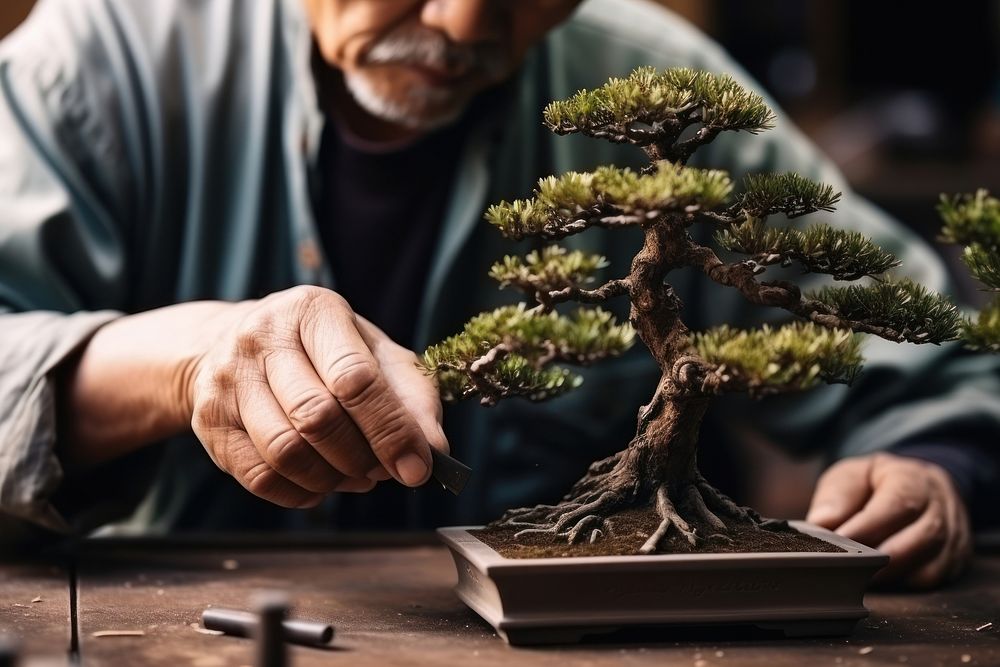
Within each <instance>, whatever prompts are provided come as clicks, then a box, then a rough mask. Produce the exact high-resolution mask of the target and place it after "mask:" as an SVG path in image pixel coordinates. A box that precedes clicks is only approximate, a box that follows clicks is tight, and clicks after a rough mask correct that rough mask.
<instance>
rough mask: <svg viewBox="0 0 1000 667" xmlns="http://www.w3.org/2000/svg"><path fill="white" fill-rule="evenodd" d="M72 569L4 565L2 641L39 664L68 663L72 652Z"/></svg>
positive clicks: (0, 582) (0, 586) (0, 589)
mask: <svg viewBox="0 0 1000 667" xmlns="http://www.w3.org/2000/svg"><path fill="white" fill-rule="evenodd" d="M70 583H71V582H70V574H69V569H68V568H66V567H64V566H62V565H56V564H51V565H49V564H28V563H5V564H3V565H0V641H2V642H6V643H14V644H17V645H18V646H19V649H20V651H21V652H22V653H24V654H28V655H31V656H33V658H34V659H35V662H36V663H38V662H44V663H45V664H61V663H62V664H65V660H66V657H67V656H68V655H69V652H70V650H71V641H72V637H71V623H70V619H71V609H70V590H71V587H70Z"/></svg>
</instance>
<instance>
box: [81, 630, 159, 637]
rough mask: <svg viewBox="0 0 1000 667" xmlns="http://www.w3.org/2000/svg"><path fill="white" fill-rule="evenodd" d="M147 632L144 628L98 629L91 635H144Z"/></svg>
mask: <svg viewBox="0 0 1000 667" xmlns="http://www.w3.org/2000/svg"><path fill="white" fill-rule="evenodd" d="M145 634H146V633H145V631H143V630H98V631H97V632H91V633H90V636H91V637H95V638H97V639H101V638H102V637H143V636H145Z"/></svg>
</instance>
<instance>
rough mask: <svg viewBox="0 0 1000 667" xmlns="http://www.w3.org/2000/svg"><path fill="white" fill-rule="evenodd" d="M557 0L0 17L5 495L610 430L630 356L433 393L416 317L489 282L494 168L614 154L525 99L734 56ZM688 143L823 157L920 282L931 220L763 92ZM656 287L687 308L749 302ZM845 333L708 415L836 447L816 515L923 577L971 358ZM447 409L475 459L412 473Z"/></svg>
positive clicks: (633, 9)
mask: <svg viewBox="0 0 1000 667" xmlns="http://www.w3.org/2000/svg"><path fill="white" fill-rule="evenodd" d="M577 5H578V2H577V1H575V0H251V1H247V2H236V1H235V0H201V1H197V2H196V1H194V0H162V1H160V0H158V1H157V2H155V3H150V2H146V1H144V0H43V1H42V2H40V3H39V6H38V7H37V8H36V9H35V11H34V12H33V14H32V15H31V17H30V18H29V19H28V21H27V22H26V23H25V24H24V25H23V26H22V27H21V28H20V29H19V30H17V31H16V32H15V33H14V34H12V35H11V36H10V37H9V38H8V39H6V40H5V41H4V42H3V43H2V45H0V77H2V79H0V86H2V87H0V95H2V98H0V511H2V512H3V513H5V514H6V515H8V516H9V517H18V518H19V519H24V520H28V521H31V522H34V523H36V524H40V525H42V526H45V527H47V528H50V529H55V530H63V531H65V530H73V529H75V530H85V529H89V528H92V527H94V526H96V525H98V524H100V523H103V522H106V521H107V520H109V519H110V518H111V517H113V516H120V515H121V513H122V512H123V510H126V509H132V510H134V511H133V514H132V518H131V520H130V525H132V526H140V527H141V528H142V529H143V530H160V531H166V530H205V529H225V528H229V529H234V528H250V529H256V530H263V529H273V528H280V527H284V528H294V527H313V528H315V527H338V526H339V527H357V526H368V527H379V526H380V527H387V526H396V527H417V526H427V525H432V524H433V523H434V522H437V521H441V520H450V521H472V520H482V519H484V518H489V517H490V516H492V515H495V514H496V513H497V512H499V511H500V510H501V509H502V508H504V507H505V506H509V505H513V504H524V503H526V502H532V501H539V500H542V499H545V498H547V497H551V495H552V494H553V493H554V492H557V491H558V490H559V489H561V488H563V487H565V485H566V483H567V482H568V481H570V480H572V479H573V478H575V477H576V476H578V475H579V473H580V472H581V470H582V468H583V467H584V466H585V465H586V463H587V462H588V461H591V460H593V459H595V458H598V456H600V455H602V454H605V455H606V454H608V453H610V452H611V451H614V450H615V449H616V448H618V447H620V446H621V445H622V444H624V442H626V441H627V438H628V434H629V433H628V432H629V430H630V429H631V428H633V426H634V424H633V419H634V409H635V406H637V405H639V404H640V403H641V402H642V401H643V399H644V397H645V396H646V395H648V393H649V391H650V388H651V386H652V377H653V375H652V374H653V372H654V369H652V368H650V367H649V365H648V363H647V362H645V361H644V360H642V359H640V358H639V356H636V357H626V358H624V359H622V360H620V363H617V364H609V365H607V366H606V367H605V368H604V369H602V370H598V371H595V372H593V373H591V374H590V376H589V378H588V383H587V385H586V387H585V389H584V390H581V391H579V392H577V393H576V394H575V395H573V396H570V397H567V398H565V399H562V400H561V401H558V402H554V403H552V404H550V405H544V406H538V405H531V404H527V403H520V404H513V402H512V404H511V405H503V406H500V407H499V408H497V409H495V410H492V411H486V410H482V409H479V408H477V407H475V406H471V407H469V406H460V407H458V408H456V409H454V410H452V411H451V412H450V413H449V414H448V418H447V419H445V420H444V421H442V408H441V405H440V402H439V399H438V396H437V392H436V389H435V387H434V386H433V384H432V383H431V382H430V381H429V379H428V378H427V377H425V376H424V375H422V374H421V372H419V371H418V370H417V369H416V368H415V366H414V363H413V362H414V355H413V352H412V351H411V350H412V349H420V348H421V347H422V346H424V345H426V344H427V343H428V342H432V340H434V339H435V338H437V337H439V336H441V335H443V334H447V333H450V332H451V331H452V330H453V329H455V327H456V326H457V325H458V324H459V323H460V322H462V321H463V320H464V318H465V317H467V316H468V315H469V314H470V313H472V312H475V311H476V310H479V309H481V308H483V307H487V306H489V305H492V304H494V303H496V302H497V299H498V297H497V296H496V294H495V290H494V288H493V287H492V286H490V285H488V284H487V283H486V281H485V280H483V279H482V274H483V273H484V268H485V267H486V266H487V262H488V261H490V260H492V259H494V258H496V257H497V256H498V255H499V254H500V253H501V252H503V251H504V250H506V249H507V246H505V245H504V244H503V243H502V242H501V241H500V240H499V239H498V238H496V236H497V235H496V234H495V232H493V231H492V230H489V229H485V226H484V225H483V224H480V219H481V215H482V211H483V209H484V207H485V205H486V204H487V203H488V202H489V201H492V200H495V199H499V198H502V197H507V198H510V197H512V196H517V195H523V194H525V193H526V192H528V191H529V190H530V187H531V185H532V183H533V181H534V180H535V179H536V178H538V177H539V176H542V175H545V174H547V173H551V172H561V171H564V170H566V169H570V168H588V167H592V166H594V165H596V164H599V163H610V162H613V163H616V164H619V165H625V164H629V163H635V161H636V160H637V159H639V157H640V156H638V155H636V154H634V153H633V152H631V151H629V150H628V149H627V148H624V147H620V146H608V145H603V144H602V142H586V141H577V140H575V139H569V138H565V139H560V138H554V137H550V136H548V135H547V134H546V133H545V132H544V130H543V129H542V128H540V123H539V113H540V110H541V107H542V106H543V104H544V103H545V102H547V101H548V100H550V99H553V98H559V97H563V96H566V95H568V94H571V93H573V92H574V91H575V90H577V89H579V88H582V87H587V86H594V85H597V84H600V83H601V82H603V81H604V80H605V79H606V78H607V77H608V76H612V75H619V74H623V73H627V72H628V71H630V70H631V69H633V68H634V67H635V66H638V65H642V64H650V65H656V66H660V67H666V66H674V65H687V66H693V67H700V68H705V69H709V70H713V71H721V72H733V73H735V74H736V75H737V76H742V75H741V74H740V70H739V69H738V67H737V66H736V65H735V64H734V63H733V62H731V61H730V60H729V59H728V58H727V57H726V56H725V55H724V54H723V53H722V51H721V50H720V49H719V48H718V46H716V45H714V44H712V43H711V42H709V41H708V40H707V39H706V38H705V37H704V36H702V35H700V34H698V33H697V32H695V31H694V30H693V29H692V28H690V27H689V26H687V25H685V24H684V23H682V22H681V21H680V20H678V19H677V18H675V17H673V16H672V15H670V14H668V13H666V12H665V11H663V10H660V9H658V8H656V7H655V6H653V5H648V4H644V3H641V2H639V1H626V0H592V1H591V2H587V3H584V4H583V6H582V7H580V8H578V7H577ZM575 10H576V12H575V14H574V11H575ZM571 14H572V16H571ZM749 85H751V86H752V85H753V84H752V83H750V84H749ZM703 153H704V154H700V155H699V157H700V158H701V159H702V160H704V163H705V164H711V165H712V166H715V167H720V168H727V169H729V170H730V171H731V172H733V173H734V174H735V175H740V174H741V173H743V172H746V171H755V170H788V171H797V172H799V173H802V174H804V175H807V176H809V177H812V178H815V179H817V180H822V181H826V182H830V183H833V184H835V185H836V186H837V187H838V188H841V189H843V190H844V191H845V192H844V198H843V203H842V205H841V207H840V212H839V213H838V214H837V215H838V216H839V217H838V220H839V222H840V224H843V225H846V226H852V227H856V228H857V229H860V230H862V231H864V232H866V233H868V234H870V235H872V236H874V237H875V239H876V240H877V241H878V242H880V243H882V244H883V245H885V246H886V247H888V248H889V249H891V250H893V251H894V252H896V254H897V255H898V256H899V257H900V258H901V259H902V260H903V261H904V265H905V266H906V267H908V269H909V271H910V272H911V273H913V274H915V275H916V277H917V278H918V279H919V280H921V281H922V282H924V283H926V284H928V285H930V286H931V287H933V288H938V289H941V288H943V287H944V282H945V277H944V272H943V269H942V267H941V265H940V264H939V263H938V261H937V260H935V259H934V257H933V255H932V254H931V252H930V251H929V250H928V248H927V247H925V246H924V245H922V244H921V243H920V242H919V241H918V240H917V239H916V238H914V236H913V235H912V234H911V233H910V232H908V231H906V230H905V229H903V228H901V227H900V226H899V225H897V224H896V223H894V222H893V221H891V220H889V219H887V218H886V217H885V216H884V215H882V214H881V213H880V212H878V211H877V210H875V209H874V208H873V207H872V206H870V205H869V204H867V203H866V202H864V201H863V200H861V199H859V198H858V197H857V196H855V195H854V194H853V193H851V192H850V191H849V190H848V189H847V188H846V186H845V184H844V183H843V179H842V178H841V176H840V175H839V174H838V173H837V172H836V170H835V169H834V168H833V167H831V165H830V164H829V163H828V162H827V161H826V160H824V158H823V157H822V156H821V155H819V154H817V152H816V151H815V149H814V148H813V147H812V146H811V145H810V144H809V143H808V142H807V141H806V140H804V139H803V138H802V137H801V136H800V135H799V134H798V133H797V132H796V131H795V130H794V129H793V128H792V127H791V126H790V124H789V123H788V122H787V121H786V120H784V119H781V120H780V121H779V129H778V130H776V131H774V132H771V133H768V135H767V136H761V137H753V138H752V140H748V137H745V136H727V137H725V138H723V139H720V140H718V141H717V142H715V143H714V144H713V145H712V147H711V148H710V149H708V150H706V151H703ZM583 242H584V243H591V244H596V245H595V247H599V248H600V250H601V252H603V253H605V254H606V255H608V256H609V257H611V258H612V260H614V259H615V258H616V257H617V258H623V257H630V256H631V252H630V251H631V247H628V246H629V245H630V242H629V241H624V240H614V239H597V240H593V239H591V240H589V241H583ZM678 287H679V288H680V289H683V290H684V291H685V292H686V294H685V296H684V299H685V302H687V303H690V304H693V306H692V308H691V312H690V313H689V320H690V322H691V324H692V325H694V326H700V325H703V324H705V323H706V322H709V321H719V320H727V321H737V322H739V321H746V320H747V319H748V317H749V315H748V313H747V312H744V309H743V306H742V304H740V303H739V302H737V301H734V300H732V297H731V295H727V294H717V293H714V292H711V291H710V289H709V287H708V286H707V285H705V284H702V283H701V282H698V281H691V282H682V283H680V284H679V285H678ZM868 352H869V354H868V356H869V359H870V363H871V366H870V368H871V370H870V371H869V373H868V375H867V379H865V380H862V381H861V383H860V386H859V387H856V388H855V390H854V391H853V392H851V393H845V392H843V391H840V388H838V389H831V390H826V391H825V392H819V393H817V394H815V395H811V396H806V397H803V398H800V399H798V400H796V401H786V402H781V403H778V404H775V405H774V406H773V407H771V408H770V409H769V412H768V413H760V410H757V409H756V408H755V411H756V412H758V413H760V414H758V419H756V420H755V421H752V422H751V421H744V420H745V416H746V415H745V413H746V412H747V411H746V410H741V409H740V407H739V406H738V405H737V406H731V409H729V410H727V411H722V412H720V413H719V414H718V415H717V416H716V417H715V423H717V424H720V425H722V427H720V428H718V429H716V430H717V431H718V432H719V437H723V436H725V435H726V434H732V433H738V434H740V435H746V434H747V433H748V432H749V431H750V430H755V431H756V432H757V434H758V435H760V434H763V435H766V436H769V437H772V438H774V439H776V441H778V442H779V443H782V444H785V445H787V446H788V447H789V448H790V449H796V450H798V451H816V450H818V449H820V448H822V449H824V451H826V452H828V453H829V454H830V456H831V459H839V462H838V463H836V464H834V465H833V466H832V467H831V468H829V470H828V471H827V472H826V473H825V475H824V476H823V477H822V479H821V480H820V483H819V486H818V488H817V490H816V493H815V496H814V500H813V507H812V510H811V512H810V518H811V519H812V520H814V521H816V522H818V523H820V524H822V525H826V526H829V527H831V528H836V529H838V530H839V531H841V532H842V533H844V534H846V535H848V536H851V537H854V538H856V539H859V540H862V541H864V542H867V543H869V544H872V545H875V546H881V547H882V548H883V549H884V550H886V551H887V552H889V553H890V555H891V556H892V564H891V565H890V569H889V570H888V572H887V575H886V576H887V577H888V578H890V579H891V578H896V579H900V580H902V581H904V582H906V583H909V584H913V585H933V584H936V583H939V582H941V581H943V580H945V579H947V578H948V577H950V576H953V575H954V574H955V573H957V572H958V571H959V570H960V568H961V566H962V564H963V562H964V561H965V559H966V558H967V554H968V552H969V541H970V539H969V519H968V517H967V510H966V501H968V500H969V499H970V498H971V497H972V496H971V494H974V493H976V489H977V488H978V486H981V485H982V482H983V479H984V478H983V475H984V474H985V473H984V469H983V466H982V465H979V463H978V462H980V461H982V460H984V459H982V458H981V456H980V455H979V454H977V450H976V447H977V445H978V441H979V440H980V439H983V437H982V434H983V433H984V432H988V431H989V430H990V429H995V428H996V425H997V423H998V422H1000V407H998V401H1000V390H998V387H997V385H998V382H997V376H996V374H995V373H993V374H992V375H986V374H983V373H973V372H971V371H969V370H968V369H965V370H962V369H961V364H963V363H965V362H964V361H963V360H962V359H961V358H954V359H953V358H952V357H953V356H955V355H954V351H953V350H950V349H948V350H943V351H942V350H924V349H919V350H917V349H913V348H911V349H905V350H903V349H894V348H892V349H891V348H890V346H888V345H886V346H880V345H877V344H876V345H872V346H870V347H869V350H868ZM609 383H613V384H609ZM609 386H614V387H615V393H614V395H613V396H612V395H610V393H609V392H608V387H609ZM764 409H768V406H767V405H765V406H764ZM442 425H444V427H443V426H442ZM191 431H193V436H196V438H197V439H195V437H192V433H191ZM446 434H447V435H446ZM449 440H450V441H451V442H452V443H453V445H455V446H456V450H457V451H458V452H459V453H460V455H461V456H462V457H463V458H466V459H468V460H469V462H470V463H471V464H472V465H473V466H474V468H476V470H477V471H478V473H479V474H478V478H477V481H476V483H475V484H473V485H471V486H470V488H469V490H468V491H467V494H466V495H464V496H463V497H462V498H461V499H460V501H458V504H457V505H456V504H454V503H452V504H445V503H443V502H442V499H440V498H435V497H434V496H433V495H432V492H430V491H419V492H413V491H408V490H407V488H406V487H416V486H420V485H422V484H423V483H424V482H425V481H426V480H427V478H428V476H429V468H430V461H431V459H430V447H436V448H439V449H442V450H447V449H448V447H449ZM164 441H166V442H165V443H164ZM199 441H200V445H199ZM157 443H159V444H158V446H156V447H152V446H151V445H154V444H157ZM977 456H980V458H977ZM213 463H214V465H212V464H213ZM220 470H221V472H220ZM227 475H228V476H229V477H230V478H231V479H227ZM390 479H391V480H394V482H388V480H390ZM232 480H235V482H238V483H239V485H242V487H244V488H245V491H244V490H243V489H241V488H239V486H237V485H236V484H235V483H233V482H232ZM380 482H388V483H386V484H381V485H380V487H379V489H378V490H375V491H373V489H374V487H376V485H379V483H380ZM248 492H249V493H248ZM341 492H359V493H364V492H371V493H367V494H365V495H361V496H347V495H345V494H343V493H341ZM963 495H964V499H963ZM254 496H256V497H259V498H260V499H263V500H264V501H269V503H265V502H263V501H260V500H257V499H255V498H254ZM140 498H142V502H141V503H140V504H138V506H137V507H135V505H134V504H135V502H136V501H137V500H138V499H140ZM281 508H293V509H281Z"/></svg>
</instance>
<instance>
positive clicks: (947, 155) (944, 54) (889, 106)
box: [0, 0, 1000, 517]
mask: <svg viewBox="0 0 1000 667" xmlns="http://www.w3.org/2000/svg"><path fill="white" fill-rule="evenodd" d="M649 1H652V0H649ZM657 1H658V2H660V4H663V5H666V6H668V7H669V8H671V9H673V10H674V11H676V12H678V13H679V14H681V15H683V16H685V17H686V18H687V19H688V20H690V21H691V22H692V23H694V24H695V25H697V26H699V27H700V28H701V29H702V30H704V31H705V32H707V33H708V34H709V35H711V36H712V37H714V38H715V39H716V40H717V41H719V42H720V43H721V44H722V45H723V46H724V47H725V48H726V49H728V50H729V52H730V53H732V55H733V56H734V57H735V58H736V60H737V61H739V62H741V63H743V65H744V66H745V67H746V68H747V69H748V70H749V72H750V73H751V74H752V75H753V76H754V77H755V78H756V79H757V80H758V81H760V82H761V83H762V84H763V85H764V86H765V88H767V89H768V91H769V92H770V93H771V95H772V96H773V97H774V99H776V100H777V101H778V103H779V104H780V105H781V106H782V107H784V109H785V110H786V111H787V112H788V113H789V114H790V115H791V117H792V118H793V119H794V120H795V122H796V123H797V124H798V125H799V126H800V127H801V128H802V129H803V130H804V131H805V132H806V133H807V134H808V135H810V136H811V137H812V138H813V140H814V141H816V142H817V143H818V144H819V145H820V146H821V147H822V149H823V150H824V151H825V152H826V153H827V154H828V155H830V156H831V157H832V158H833V159H834V160H835V161H836V162H837V163H838V164H839V165H840V167H841V168H842V169H843V170H844V172H845V174H846V175H847V177H848V179H849V180H850V182H851V183H852V184H853V186H854V188H855V189H857V190H858V191H859V192H861V194H863V195H864V196H866V197H867V198H868V199H870V200H871V201H873V202H875V203H876V204H878V205H879V206H881V207H883V208H884V209H886V210H888V211H889V212H891V213H892V214H894V215H895V216H896V217H897V218H899V219H900V220H902V221H904V222H905V223H907V224H909V225H910V226H912V227H913V228H914V229H916V230H917V231H918V232H920V233H921V234H922V235H923V236H924V237H926V238H928V239H931V240H933V238H934V236H935V235H936V233H937V229H938V219H937V214H936V213H935V210H934V209H935V205H936V203H937V199H938V196H939V194H940V193H958V192H971V191H974V190H975V189H976V188H979V187H984V188H987V189H989V190H990V191H991V192H993V193H994V194H996V193H1000V0H967V1H965V2H961V3H956V5H953V6H947V5H941V4H939V3H938V4H934V3H928V4H927V5H923V6H921V5H920V3H906V4H900V3H891V2H883V3H873V2H862V1H861V0H755V1H754V2H745V3H742V2H741V3H736V2H722V1H721V0H657ZM33 4H34V0H0V37H2V36H3V35H5V34H7V32H9V31H10V30H11V29H13V28H14V27H15V26H16V25H17V24H18V23H19V22H20V21H21V20H22V19H23V18H24V16H26V15H27V13H28V11H29V10H30V8H31V6H32V5H33ZM938 249H939V251H940V252H942V254H944V255H945V257H946V259H947V260H948V261H949V263H950V264H952V265H953V266H958V261H957V253H956V252H955V251H954V250H953V249H951V248H940V247H939V248H938ZM955 273H956V277H957V279H958V281H959V283H960V284H959V289H960V292H961V296H962V297H963V298H964V299H966V300H967V301H970V302H972V303H981V302H982V301H983V295H982V294H981V293H980V292H978V291H977V290H976V288H975V285H974V284H973V283H972V282H971V280H970V279H968V278H967V277H966V274H965V272H964V271H962V270H958V271H956V272H955ZM746 447H747V449H748V450H752V451H747V452H744V453H743V454H744V455H742V456H740V458H741V459H742V460H743V461H744V462H745V463H746V466H747V467H748V468H752V470H747V471H746V473H747V478H748V479H749V480H753V482H752V488H749V489H747V490H746V496H747V497H746V498H745V500H747V501H749V502H750V504H752V505H754V506H755V507H757V508H758V509H759V510H761V511H762V513H764V514H765V515H770V516H776V517H796V516H803V515H804V513H805V510H806V507H807V503H808V498H809V495H810V491H811V489H812V486H813V484H814V481H815V478H816V476H817V475H818V474H819V472H820V470H821V466H822V464H821V462H820V461H818V460H810V461H792V460H789V459H788V458H787V457H786V456H785V455H784V454H783V453H782V452H781V451H780V450H778V449H777V448H776V447H774V446H773V445H772V444H770V443H753V442H748V443H746Z"/></svg>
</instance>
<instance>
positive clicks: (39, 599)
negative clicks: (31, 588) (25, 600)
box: [31, 595, 42, 604]
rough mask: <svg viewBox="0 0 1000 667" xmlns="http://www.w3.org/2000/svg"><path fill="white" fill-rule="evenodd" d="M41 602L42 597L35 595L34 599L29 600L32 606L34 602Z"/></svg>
mask: <svg viewBox="0 0 1000 667" xmlns="http://www.w3.org/2000/svg"><path fill="white" fill-rule="evenodd" d="M41 601H42V596H41V595H36V596H35V597H33V598H31V603H32V604H34V603H36V602H41Z"/></svg>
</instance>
